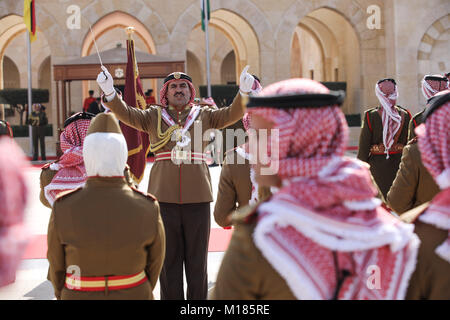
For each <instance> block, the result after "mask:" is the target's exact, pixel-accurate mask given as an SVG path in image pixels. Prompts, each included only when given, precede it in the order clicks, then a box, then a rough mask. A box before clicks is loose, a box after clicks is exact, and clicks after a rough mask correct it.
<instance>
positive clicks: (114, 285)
mask: <svg viewBox="0 0 450 320" xmlns="http://www.w3.org/2000/svg"><path fill="white" fill-rule="evenodd" d="M145 281H147V276H146V275H145V272H144V271H142V272H139V273H136V274H133V275H129V276H105V277H77V276H75V275H73V274H69V273H68V274H66V283H65V287H66V288H67V289H70V290H75V291H114V290H121V289H128V288H133V287H137V286H138V285H140V284H142V283H144V282H145Z"/></svg>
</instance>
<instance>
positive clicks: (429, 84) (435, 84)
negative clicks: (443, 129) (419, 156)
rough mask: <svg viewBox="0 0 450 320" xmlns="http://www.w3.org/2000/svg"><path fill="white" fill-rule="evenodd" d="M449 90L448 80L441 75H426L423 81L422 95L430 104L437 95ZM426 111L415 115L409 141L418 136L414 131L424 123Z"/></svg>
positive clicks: (409, 129) (409, 127) (409, 132)
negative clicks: (430, 100)
mask: <svg viewBox="0 0 450 320" xmlns="http://www.w3.org/2000/svg"><path fill="white" fill-rule="evenodd" d="M446 89H448V79H447V77H445V76H441V75H439V74H438V75H426V76H425V77H423V79H422V94H423V96H424V98H425V100H426V101H427V103H428V100H429V99H431V98H432V97H433V96H434V95H435V94H436V93H438V92H441V91H443V90H446ZM425 110H426V109H423V110H422V111H420V112H418V113H417V114H415V115H414V117H413V118H412V119H411V121H410V122H409V125H408V140H411V139H412V138H414V137H415V136H416V134H415V132H414V129H416V128H417V127H418V126H419V125H421V124H422V123H423V114H424V112H425Z"/></svg>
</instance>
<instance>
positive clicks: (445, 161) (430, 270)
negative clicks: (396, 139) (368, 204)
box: [401, 90, 450, 300]
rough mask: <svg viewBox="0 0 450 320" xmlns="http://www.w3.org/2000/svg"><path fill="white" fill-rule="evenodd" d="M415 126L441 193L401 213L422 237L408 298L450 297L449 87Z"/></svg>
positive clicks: (438, 96)
mask: <svg viewBox="0 0 450 320" xmlns="http://www.w3.org/2000/svg"><path fill="white" fill-rule="evenodd" d="M423 121H424V124H422V125H420V126H419V127H417V128H416V130H415V131H416V134H417V136H418V144H419V149H420V152H421V154H422V161H423V164H424V166H425V167H426V168H427V169H428V171H429V172H430V173H431V175H432V176H433V178H434V180H435V181H436V183H437V184H438V186H439V188H440V192H439V193H438V194H437V195H436V196H435V197H434V198H433V200H432V201H431V202H428V203H425V204H423V205H421V206H419V207H417V208H415V209H412V210H411V211H408V212H406V213H404V214H403V215H401V219H402V220H403V221H405V222H411V223H414V225H415V229H414V230H415V232H416V233H417V235H418V236H419V238H420V240H421V245H420V249H419V255H418V259H417V266H416V270H415V271H414V273H413V275H412V277H411V280H410V282H409V288H408V292H407V296H406V297H407V299H433V300H435V299H436V300H449V299H450V236H449V235H450V233H449V231H450V211H449V209H450V125H449V124H450V90H447V91H445V92H442V93H438V94H437V96H436V97H435V98H434V99H433V100H432V101H431V103H430V104H429V107H428V108H427V109H426V111H425V113H424V115H423Z"/></svg>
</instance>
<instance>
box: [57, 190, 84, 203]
mask: <svg viewBox="0 0 450 320" xmlns="http://www.w3.org/2000/svg"><path fill="white" fill-rule="evenodd" d="M81 189H83V187H78V188H76V189H73V190H66V191H62V192H61V193H59V194H58V195H57V196H56V199H55V202H56V201H59V200H61V199H63V198H66V197H68V196H70V195H72V194H74V193H75V192H77V191H80V190H81Z"/></svg>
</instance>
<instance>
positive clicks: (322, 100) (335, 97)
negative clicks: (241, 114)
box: [247, 90, 345, 109]
mask: <svg viewBox="0 0 450 320" xmlns="http://www.w3.org/2000/svg"><path fill="white" fill-rule="evenodd" d="M344 98H345V92H344V91H342V90H339V91H330V92H329V93H306V94H290V95H277V96H264V97H261V96H249V100H248V103H247V108H255V107H258V108H259V107H262V108H264V107H265V108H279V109H289V108H320V107H325V106H333V105H341V104H342V103H343V102H344Z"/></svg>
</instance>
